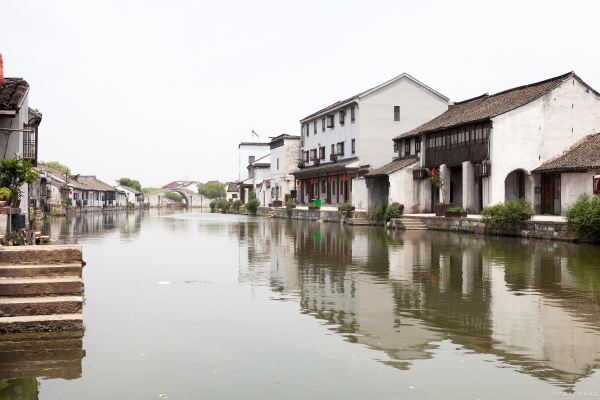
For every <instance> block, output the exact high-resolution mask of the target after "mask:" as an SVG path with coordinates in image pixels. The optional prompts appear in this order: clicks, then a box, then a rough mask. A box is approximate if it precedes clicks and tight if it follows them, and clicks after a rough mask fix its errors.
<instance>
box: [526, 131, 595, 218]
mask: <svg viewBox="0 0 600 400" xmlns="http://www.w3.org/2000/svg"><path fill="white" fill-rule="evenodd" d="M532 172H533V173H534V176H536V175H537V176H538V178H537V179H538V180H539V181H541V180H542V179H543V178H542V177H543V176H548V174H551V176H553V178H552V179H555V180H558V182H560V209H561V210H562V212H563V213H564V212H565V211H566V210H567V209H568V208H569V207H570V206H571V205H572V204H573V203H574V202H575V201H577V199H578V198H579V196H581V195H582V194H589V195H592V194H593V195H600V133H596V134H594V135H590V136H588V137H586V138H584V139H583V140H581V141H580V142H578V143H577V144H575V145H574V146H573V147H571V148H570V149H569V150H568V151H567V152H565V153H564V154H562V155H560V156H558V157H556V158H554V159H552V160H549V161H547V162H545V163H543V164H542V165H541V166H539V167H538V168H536V169H534V170H533V171H532ZM542 202H543V201H542Z"/></svg>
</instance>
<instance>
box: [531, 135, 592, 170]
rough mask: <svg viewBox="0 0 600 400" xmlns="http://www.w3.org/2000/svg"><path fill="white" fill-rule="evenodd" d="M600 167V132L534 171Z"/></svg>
mask: <svg viewBox="0 0 600 400" xmlns="http://www.w3.org/2000/svg"><path fill="white" fill-rule="evenodd" d="M587 169H600V133H596V134H594V135H590V136H588V137H586V138H585V139H583V140H581V141H580V142H579V143H577V144H575V145H574V146H573V147H571V148H570V149H569V150H568V151H566V152H565V153H564V154H563V155H561V156H558V157H556V158H554V159H552V160H549V161H546V162H545V163H543V164H542V165H541V166H539V167H537V168H536V169H534V170H533V172H561V171H563V172H568V171H582V170H587Z"/></svg>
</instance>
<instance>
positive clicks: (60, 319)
mask: <svg viewBox="0 0 600 400" xmlns="http://www.w3.org/2000/svg"><path fill="white" fill-rule="evenodd" d="M82 329H83V317H82V315H81V313H77V314H53V315H27V316H20V317H0V333H18V332H50V331H78V330H82Z"/></svg>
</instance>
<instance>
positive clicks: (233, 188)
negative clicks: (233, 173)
mask: <svg viewBox="0 0 600 400" xmlns="http://www.w3.org/2000/svg"><path fill="white" fill-rule="evenodd" d="M227 191H228V192H237V191H239V189H238V185H237V184H235V183H228V184H227Z"/></svg>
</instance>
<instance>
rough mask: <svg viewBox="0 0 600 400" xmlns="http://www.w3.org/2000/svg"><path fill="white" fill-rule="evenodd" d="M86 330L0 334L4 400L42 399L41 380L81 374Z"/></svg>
mask: <svg viewBox="0 0 600 400" xmlns="http://www.w3.org/2000/svg"><path fill="white" fill-rule="evenodd" d="M84 356H85V351H84V350H83V332H62V333H43V334H18V335H0V400H9V399H11V400H12V399H27V400H29V399H32V400H33V399H38V394H39V386H40V385H41V383H40V381H39V379H40V378H41V379H58V378H59V379H76V378H79V377H81V370H82V369H81V361H82V359H83V357H84Z"/></svg>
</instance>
